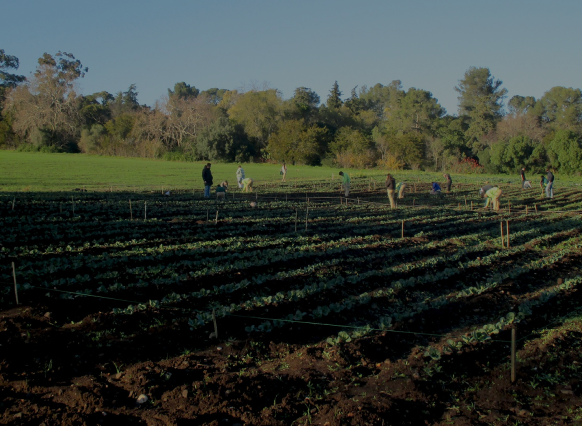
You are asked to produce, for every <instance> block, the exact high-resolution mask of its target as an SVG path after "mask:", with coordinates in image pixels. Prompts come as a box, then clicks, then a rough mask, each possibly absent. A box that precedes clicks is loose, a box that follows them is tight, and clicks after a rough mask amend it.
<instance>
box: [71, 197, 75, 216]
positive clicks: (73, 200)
mask: <svg viewBox="0 0 582 426" xmlns="http://www.w3.org/2000/svg"><path fill="white" fill-rule="evenodd" d="M71 201H72V202H73V216H75V198H74V197H71Z"/></svg>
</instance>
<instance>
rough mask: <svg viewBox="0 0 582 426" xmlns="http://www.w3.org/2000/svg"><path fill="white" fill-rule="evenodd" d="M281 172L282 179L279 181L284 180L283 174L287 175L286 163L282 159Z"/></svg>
mask: <svg viewBox="0 0 582 426" xmlns="http://www.w3.org/2000/svg"><path fill="white" fill-rule="evenodd" d="M281 174H282V175H283V180H282V181H281V182H285V176H287V165H286V164H285V162H284V161H283V165H282V166H281Z"/></svg>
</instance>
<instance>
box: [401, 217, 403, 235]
mask: <svg viewBox="0 0 582 426" xmlns="http://www.w3.org/2000/svg"><path fill="white" fill-rule="evenodd" d="M401 238H404V219H402V236H401Z"/></svg>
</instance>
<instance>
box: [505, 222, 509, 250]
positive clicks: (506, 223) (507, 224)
mask: <svg viewBox="0 0 582 426" xmlns="http://www.w3.org/2000/svg"><path fill="white" fill-rule="evenodd" d="M505 225H506V227H507V248H509V221H508V220H506V221H505Z"/></svg>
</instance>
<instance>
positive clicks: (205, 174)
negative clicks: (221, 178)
mask: <svg viewBox="0 0 582 426" xmlns="http://www.w3.org/2000/svg"><path fill="white" fill-rule="evenodd" d="M210 165H211V164H210V163H206V165H205V166H204V169H202V181H203V182H204V198H210V187H211V186H212V172H211V171H210Z"/></svg>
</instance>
